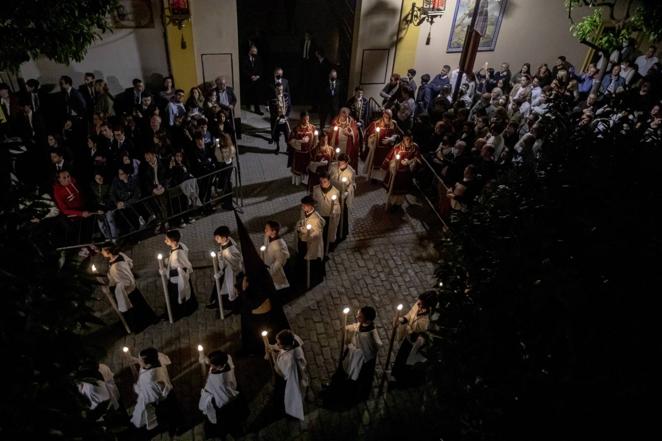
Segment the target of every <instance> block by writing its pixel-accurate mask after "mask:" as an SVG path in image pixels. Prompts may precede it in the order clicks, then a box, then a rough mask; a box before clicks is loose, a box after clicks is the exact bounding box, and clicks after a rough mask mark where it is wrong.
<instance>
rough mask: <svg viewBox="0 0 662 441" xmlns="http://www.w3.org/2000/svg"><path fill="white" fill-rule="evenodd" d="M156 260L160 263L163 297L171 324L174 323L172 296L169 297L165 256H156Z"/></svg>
mask: <svg viewBox="0 0 662 441" xmlns="http://www.w3.org/2000/svg"><path fill="white" fill-rule="evenodd" d="M156 260H158V261H159V274H161V273H162V274H161V285H162V287H163V297H164V299H165V304H166V309H167V311H168V321H169V322H170V324H173V323H174V320H173V319H172V307H171V306H170V296H169V295H168V281H167V279H166V277H167V274H165V269H166V268H165V264H164V263H163V254H161V253H159V254H158V255H157V256H156Z"/></svg>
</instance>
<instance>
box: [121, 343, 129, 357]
mask: <svg viewBox="0 0 662 441" xmlns="http://www.w3.org/2000/svg"><path fill="white" fill-rule="evenodd" d="M122 352H124V353H125V354H126V355H128V356H129V357H130V356H131V351H130V350H129V348H128V346H124V347H123V348H122Z"/></svg>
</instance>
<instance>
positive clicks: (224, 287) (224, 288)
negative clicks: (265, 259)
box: [207, 225, 244, 310]
mask: <svg viewBox="0 0 662 441" xmlns="http://www.w3.org/2000/svg"><path fill="white" fill-rule="evenodd" d="M214 241H215V242H216V243H217V244H218V246H219V249H218V252H217V253H216V258H217V259H218V272H217V273H216V274H214V278H215V279H218V280H220V281H221V301H222V302H223V307H224V308H223V309H227V308H226V307H229V308H230V309H232V310H236V309H237V303H235V300H236V299H237V286H238V284H239V283H240V281H241V280H242V279H243V275H244V260H243V257H242V255H241V250H240V249H239V246H238V245H237V242H235V240H234V239H233V238H232V237H230V228H228V227H226V226H225V225H222V226H220V227H218V228H217V229H216V230H214ZM224 296H227V300H225V297H224ZM207 308H208V309H214V308H218V296H217V295H216V286H214V287H213V288H212V293H211V295H210V296H209V303H208V304H207Z"/></svg>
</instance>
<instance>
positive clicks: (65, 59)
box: [0, 0, 117, 72]
mask: <svg viewBox="0 0 662 441" xmlns="http://www.w3.org/2000/svg"><path fill="white" fill-rule="evenodd" d="M116 5H117V1H116V0H66V1H52V0H8V1H7V2H3V6H2V8H0V41H2V45H0V70H9V71H12V72H15V71H17V70H18V68H19V66H20V65H21V64H22V63H24V62H26V61H28V60H30V59H31V58H32V59H34V58H38V57H47V58H50V59H51V60H53V61H55V62H58V63H64V64H69V63H70V62H72V61H81V60H83V58H84V57H85V53H86V51H87V48H88V47H89V46H90V45H91V44H92V43H93V42H94V41H95V40H97V39H99V38H101V34H102V33H104V32H107V31H109V30H110V26H109V22H108V19H107V17H108V14H109V13H110V12H111V11H112V10H113V8H115V7H116Z"/></svg>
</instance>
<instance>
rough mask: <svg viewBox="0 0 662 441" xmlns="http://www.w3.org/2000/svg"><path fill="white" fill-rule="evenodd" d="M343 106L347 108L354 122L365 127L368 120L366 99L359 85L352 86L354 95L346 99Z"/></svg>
mask: <svg viewBox="0 0 662 441" xmlns="http://www.w3.org/2000/svg"><path fill="white" fill-rule="evenodd" d="M345 107H347V108H348V109H349V114H350V116H351V117H352V118H354V119H355V120H356V124H357V125H358V126H359V127H360V128H362V129H365V128H366V127H367V122H368V119H367V117H368V99H367V98H366V97H365V96H364V95H363V89H362V88H361V86H356V87H355V88H354V95H353V96H352V97H351V98H350V99H349V100H347V102H346V103H345Z"/></svg>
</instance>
